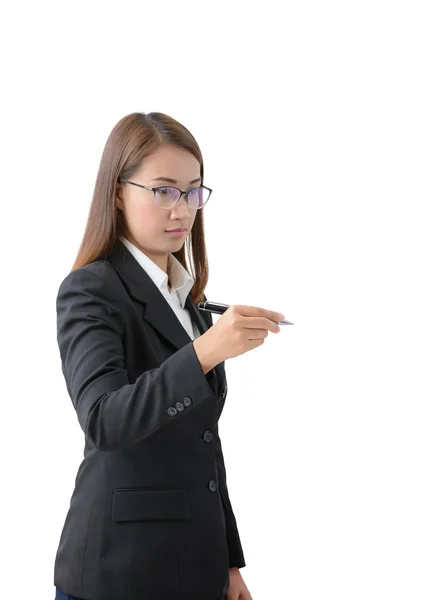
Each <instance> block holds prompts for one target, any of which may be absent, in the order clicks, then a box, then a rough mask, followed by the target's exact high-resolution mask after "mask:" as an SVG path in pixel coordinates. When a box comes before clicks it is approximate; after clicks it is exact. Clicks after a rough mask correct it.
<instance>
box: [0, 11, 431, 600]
mask: <svg viewBox="0 0 431 600" xmlns="http://www.w3.org/2000/svg"><path fill="white" fill-rule="evenodd" d="M427 9H429V3H427V2H415V1H412V0H409V2H407V1H404V2H382V1H378V0H373V1H361V2H341V1H339V2H335V1H329V2H316V1H315V2H311V1H302V2H295V3H293V2H274V1H272V2H271V1H267V2H264V3H251V4H250V3H248V2H247V3H246V2H232V1H231V2H225V3H223V2H217V3H204V2H185V1H184V2H177V3H172V4H169V3H164V4H161V5H160V6H158V7H156V6H155V5H153V6H151V5H150V4H149V3H145V2H136V3H133V2H129V3H127V2H122V3H121V4H120V2H117V3H106V2H104V3H102V2H99V3H96V2H86V3H84V2H74V3H68V4H65V3H62V2H55V3H54V2H52V3H47V2H34V3H30V2H27V3H19V4H18V3H16V4H13V5H9V6H8V7H4V8H3V9H2V14H1V15H0V22H1V26H0V27H1V36H0V40H1V41H0V43H1V61H2V65H1V66H2V88H3V91H2V94H1V103H2V108H1V111H0V118H1V142H0V143H1V153H2V159H1V167H2V169H1V170H2V225H3V226H2V235H1V250H2V252H1V257H2V262H1V273H2V286H1V288H2V294H1V298H2V316H3V319H2V349H3V352H2V361H1V365H2V390H1V396H2V428H1V429H2V435H1V452H2V454H1V457H2V468H1V479H0V481H1V507H0V508H1V516H2V523H1V535H0V538H1V542H0V544H1V550H0V551H1V555H2V569H1V570H2V576H1V582H0V588H1V596H2V598H17V599H18V598H32V599H34V600H39V599H40V600H46V599H47V600H50V599H53V598H54V586H53V563H54V557H55V552H56V550H57V544H58V540H59V536H60V532H61V528H62V526H63V522H64V518H65V514H66V511H67V508H68V504H69V499H70V496H71V493H72V490H73V486H74V479H75V475H76V470H77V468H78V466H79V463H80V462H81V460H82V457H83V447H84V437H83V432H82V430H81V429H80V427H79V424H78V421H77V418H76V415H75V412H74V410H73V407H72V403H71V401H70V399H69V397H68V395H67V391H66V387H65V382H64V379H63V375H62V373H61V364H60V357H59V352H58V347H57V342H56V314H55V298H56V294H57V290H58V287H59V284H60V282H61V280H62V279H63V278H64V277H65V276H66V275H67V273H68V272H69V271H70V269H71V266H72V263H73V261H74V259H75V257H76V254H77V251H78V246H79V244H80V241H81V239H82V235H83V232H84V227H85V223H86V219H87V214H88V210H89V206H90V201H91V197H92V192H93V186H94V182H95V177H96V172H97V168H98V164H99V160H100V156H101V153H102V150H103V146H104V144H105V141H106V139H107V137H108V135H109V133H110V131H111V129H112V128H113V127H114V125H115V124H116V123H117V122H118V121H119V120H120V119H121V118H122V117H123V116H125V115H126V114H128V113H130V112H135V111H140V112H151V111H160V112H165V113H168V114H170V115H171V116H173V117H174V118H176V119H177V120H179V121H180V122H182V123H183V124H184V125H185V126H186V127H187V128H188V129H190V131H191V132H192V133H193V134H194V136H195V137H196V138H197V140H198V143H199V144H200V147H201V150H202V153H203V156H204V165H205V183H206V184H207V185H209V186H210V187H212V188H213V189H214V192H213V196H212V197H211V200H210V202H209V203H208V205H207V207H206V208H205V227H206V236H207V244H208V256H209V265H210V279H209V284H208V287H207V289H206V295H207V297H208V299H212V300H215V301H218V302H223V303H227V304H250V305H255V306H263V307H265V308H268V309H273V310H277V311H281V312H283V313H284V314H285V315H286V317H287V319H289V320H290V321H293V322H294V325H293V326H286V327H285V328H283V329H282V331H281V332H280V333H279V334H277V335H274V334H270V335H269V336H268V338H267V339H266V341H265V343H264V345H263V346H261V347H259V348H257V349H255V350H254V351H251V352H248V353H246V354H244V355H241V356H239V357H237V358H236V359H230V360H228V361H226V373H227V377H228V385H229V391H228V396H227V400H226V405H225V410H224V412H223V415H222V417H221V420H220V424H219V426H220V434H221V437H222V443H223V449H224V454H225V461H226V466H227V477H228V486H229V491H230V496H231V501H232V505H233V508H234V512H235V514H236V517H237V523H238V527H239V531H240V535H241V541H242V544H243V549H244V554H245V559H246V562H247V566H246V567H244V568H243V569H241V574H242V576H243V578H244V580H245V582H246V584H247V586H248V588H249V590H250V593H251V595H252V598H253V600H270V599H273V598H277V599H281V600H317V599H319V600H320V599H331V600H346V599H347V600H356V599H358V600H363V599H364V598H366V599H367V600H371V599H373V600H374V599H375V600H382V599H390V600H395V599H403V600H404V599H409V600H410V599H412V598H414V599H415V600H425V599H427V600H429V598H430V597H431V577H430V560H431V541H430V540H431V517H430V514H431V511H430V506H431V488H430V450H431V448H430V429H431V428H430V425H431V424H430V416H431V410H430V399H431V394H430V391H431V390H430V387H431V386H430V358H431V357H430V354H431V352H430V348H431V342H430V339H431V338H430V334H431V326H430V325H431V316H430V315H431V294H430V250H431V247H430V246H431V244H430V229H431V228H430V219H429V210H430V187H431V186H430V158H431V141H430V140H431V118H430V114H431V113H430V106H431V86H430V66H431V65H430V63H431V60H430V56H431V54H430V53H431V43H430V35H429V32H430V26H431V23H430V18H429V15H428V13H427ZM217 318H218V317H215V319H217ZM125 600H126V599H125ZM133 600H135V599H133Z"/></svg>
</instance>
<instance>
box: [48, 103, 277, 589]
mask: <svg viewBox="0 0 431 600" xmlns="http://www.w3.org/2000/svg"><path fill="white" fill-rule="evenodd" d="M203 177H204V169H203V160H202V156H201V152H200V150H199V147H198V145H197V143H196V140H195V139H194V137H193V136H192V134H191V133H190V132H189V131H188V130H187V129H186V128H185V127H184V126H183V125H181V124H180V123H178V122H177V121H175V120H174V119H173V118H171V117H169V116H167V115H165V114H163V113H149V114H144V113H132V114H130V115H127V116H126V117H124V118H123V119H122V120H120V121H119V122H118V123H117V125H116V126H115V127H114V129H113V130H112V132H111V134H110V136H109V138H108V140H107V142H106V145H105V148H104V152H103V155H102V159H101V162H100V166H99V172H98V175H97V180H96V184H95V190H94V195H93V200H92V204H91V207H90V212H89V216H88V222H87V227H86V230H85V234H84V238H83V241H82V244H81V247H80V249H79V253H78V257H77V259H76V261H75V263H74V265H73V268H72V271H71V272H70V273H69V274H68V275H67V276H66V278H65V279H64V280H63V281H62V282H61V284H60V287H59V291H58V296H57V305H56V306H57V340H58V345H59V349H60V355H61V361H62V370H63V374H64V377H65V380H66V386H67V390H68V392H69V395H70V398H71V400H72V402H73V405H74V408H75V409H76V413H77V417H78V421H79V424H80V426H81V428H82V430H83V432H84V434H85V448H84V459H83V461H82V463H81V465H80V466H79V469H78V473H77V476H76V481H75V489H74V491H73V494H72V496H71V500H70V507H69V510H68V513H67V515H66V519H65V523H64V527H63V530H62V533H61V537H60V541H59V546H58V550H57V554H56V559H55V568H54V585H55V587H56V600H60V599H69V600H81V599H82V600H223V599H225V598H227V599H228V600H252V597H251V595H250V593H249V591H248V589H247V587H246V585H245V583H244V580H243V579H242V576H241V574H240V570H239V569H240V568H241V567H244V566H245V561H244V555H243V550H242V546H241V541H240V537H239V534H238V529H237V523H236V518H235V515H234V512H233V510H232V505H231V503H230V499H229V494H228V488H227V482H226V469H225V465H224V460H223V452H222V446H221V441H220V437H219V434H218V420H219V418H220V415H221V412H222V410H223V406H224V402H225V399H226V394H227V384H226V375H225V370H224V361H225V360H226V359H227V358H232V357H234V356H237V355H239V354H242V353H244V352H247V351H249V350H251V349H253V348H256V347H257V346H260V345H261V344H263V342H264V338H265V337H266V336H267V335H268V331H269V330H271V331H273V332H278V331H279V330H280V328H279V327H278V325H277V324H276V322H277V321H278V320H280V319H281V318H283V317H282V315H279V314H278V313H276V312H273V311H267V310H264V309H261V308H256V307H252V306H238V305H236V306H231V307H230V308H229V309H228V310H227V311H226V312H225V313H224V314H223V315H221V316H220V318H219V319H218V321H217V323H216V324H215V325H214V324H213V320H212V316H211V313H208V312H201V311H200V310H199V309H198V308H197V303H198V302H199V301H201V300H204V299H206V296H205V295H204V289H205V286H206V284H207V280H208V267H207V257H206V250H205V238H204V223H203V210H202V208H203V207H204V205H205V203H206V202H207V201H208V199H209V197H210V195H211V189H210V188H208V187H206V186H205V185H204V181H203ZM178 229H181V231H176V232H173V230H178ZM185 242H187V256H186V252H185V249H184V243H185ZM186 258H187V259H188V260H189V262H190V263H191V264H192V269H193V272H194V277H192V276H191V275H190V273H189V269H188V266H187V262H186Z"/></svg>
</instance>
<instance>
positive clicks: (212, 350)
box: [193, 304, 284, 372]
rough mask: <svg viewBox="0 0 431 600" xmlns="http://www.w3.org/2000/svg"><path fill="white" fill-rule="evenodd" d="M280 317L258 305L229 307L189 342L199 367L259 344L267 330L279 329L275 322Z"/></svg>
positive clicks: (210, 366) (276, 331)
mask: <svg viewBox="0 0 431 600" xmlns="http://www.w3.org/2000/svg"><path fill="white" fill-rule="evenodd" d="M283 319H284V317H283V315H281V314H280V313H278V312H276V311H273V310H266V309H265V308H260V307H258V306H247V305H243V304H233V305H231V306H229V308H228V309H227V310H226V311H225V312H224V313H223V314H222V315H221V316H220V318H219V319H218V320H217V322H216V323H215V324H214V325H213V326H212V327H210V328H209V329H208V331H206V332H205V333H204V334H203V335H201V336H200V337H198V338H197V339H196V340H194V342H193V344H194V346H195V351H196V354H197V356H198V358H199V361H200V363H201V365H202V367H203V368H204V367H209V368H208V370H210V369H212V368H213V367H215V365H217V364H218V363H220V362H222V361H224V360H226V359H228V358H233V357H235V356H239V355H240V354H244V353H245V352H248V351H249V350H253V348H256V347H257V346H261V345H262V344H263V343H264V341H265V338H266V337H267V336H268V332H269V331H272V332H273V333H278V332H279V331H280V327H279V325H278V324H277V321H281V320H283ZM204 371H205V369H204ZM205 372H207V371H205Z"/></svg>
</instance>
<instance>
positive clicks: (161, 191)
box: [118, 178, 212, 209]
mask: <svg viewBox="0 0 431 600" xmlns="http://www.w3.org/2000/svg"><path fill="white" fill-rule="evenodd" d="M118 181H119V182H121V183H131V184H132V185H136V186H138V187H141V188H144V189H145V190H150V191H151V192H153V194H154V202H155V203H156V204H157V206H160V207H161V208H168V209H169V208H172V207H173V206H175V204H176V203H177V202H179V200H180V198H181V196H182V195H183V194H185V196H186V201H187V203H188V205H189V206H190V208H194V209H199V208H202V207H203V206H204V205H205V204H206V203H207V202H208V200H209V198H210V196H211V192H212V189H211V188H209V187H206V186H205V185H201V186H199V187H196V188H192V189H191V190H188V192H183V191H182V190H180V189H179V188H176V187H166V186H159V187H148V186H147V185H141V184H140V183H135V182H134V181H129V180H128V179H121V178H120V179H119V180H118Z"/></svg>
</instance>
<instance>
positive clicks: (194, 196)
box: [188, 187, 210, 208]
mask: <svg viewBox="0 0 431 600" xmlns="http://www.w3.org/2000/svg"><path fill="white" fill-rule="evenodd" d="M209 195H210V192H209V190H207V189H206V188H204V187H198V188H193V189H192V190H190V191H189V194H188V198H189V205H190V207H191V208H202V206H203V205H204V204H205V203H206V201H207V200H208V198H209Z"/></svg>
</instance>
